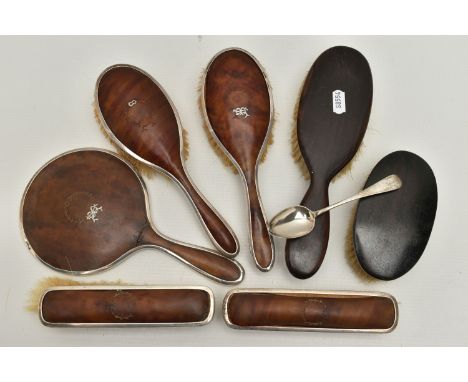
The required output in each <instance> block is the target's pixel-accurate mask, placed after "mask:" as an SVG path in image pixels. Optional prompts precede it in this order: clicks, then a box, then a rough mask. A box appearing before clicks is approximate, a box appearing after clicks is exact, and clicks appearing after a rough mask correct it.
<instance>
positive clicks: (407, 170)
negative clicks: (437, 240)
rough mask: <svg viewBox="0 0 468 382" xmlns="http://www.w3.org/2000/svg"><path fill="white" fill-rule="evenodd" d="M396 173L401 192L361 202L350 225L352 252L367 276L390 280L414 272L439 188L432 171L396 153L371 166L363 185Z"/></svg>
mask: <svg viewBox="0 0 468 382" xmlns="http://www.w3.org/2000/svg"><path fill="white" fill-rule="evenodd" d="M385 174H387V175H388V174H397V175H398V176H399V177H400V178H401V180H402V183H403V185H402V187H401V189H399V190H397V191H394V192H392V193H389V194H383V195H379V196H375V197H370V198H369V199H367V200H361V201H360V202H359V204H358V207H357V210H356V217H355V221H354V235H353V242H354V251H355V255H356V258H357V260H358V262H359V265H360V266H361V267H362V269H363V270H364V271H365V272H367V273H368V274H369V275H371V276H373V277H375V278H378V279H381V280H394V279H396V278H398V277H401V276H403V275H404V274H405V273H407V272H408V271H409V270H410V269H411V268H413V267H414V266H415V265H416V263H417V262H418V261H419V259H420V257H421V256H422V254H423V252H424V249H425V248H426V245H427V242H428V241H429V237H430V235H431V231H432V226H433V225H434V219H435V215H436V210H437V183H436V179H435V177H434V173H433V172H432V169H431V167H430V166H429V165H428V164H427V163H426V162H425V161H424V159H422V158H420V157H419V156H417V155H416V154H413V153H410V152H408V151H396V152H394V153H391V154H389V155H387V156H386V157H385V158H383V159H382V160H381V161H380V162H379V163H377V165H376V166H375V167H374V169H373V170H372V172H371V173H370V175H369V178H368V179H367V182H366V186H367V185H368V184H372V182H374V181H375V180H376V179H379V177H380V176H382V175H385Z"/></svg>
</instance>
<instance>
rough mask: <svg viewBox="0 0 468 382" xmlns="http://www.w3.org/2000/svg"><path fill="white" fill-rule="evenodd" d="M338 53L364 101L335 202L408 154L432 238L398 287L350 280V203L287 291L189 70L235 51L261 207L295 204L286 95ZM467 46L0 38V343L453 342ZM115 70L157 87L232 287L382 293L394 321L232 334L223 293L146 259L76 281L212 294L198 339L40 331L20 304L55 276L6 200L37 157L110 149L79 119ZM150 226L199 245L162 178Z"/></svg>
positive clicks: (291, 97) (292, 97)
mask: <svg viewBox="0 0 468 382" xmlns="http://www.w3.org/2000/svg"><path fill="white" fill-rule="evenodd" d="M340 44H342V45H348V46H351V47H354V48H356V49H358V50H360V51H361V52H362V53H363V54H364V55H365V56H366V58H367V59H368V61H369V63H370V66H371V69H372V73H373V79H374V102H373V108H372V113H371V118H370V123H369V128H368V131H367V133H366V136H365V138H364V144H365V147H364V150H363V151H362V154H361V156H360V157H359V158H358V159H357V160H356V162H355V163H354V167H353V170H352V173H351V174H350V175H347V176H344V177H342V178H340V179H339V180H338V181H337V182H335V183H333V184H332V185H331V187H330V200H331V201H336V200H339V199H342V198H344V197H347V196H349V195H351V194H352V193H354V192H356V191H358V190H359V189H360V188H361V186H362V185H363V183H364V182H365V180H366V178H367V176H368V174H369V172H370V171H371V169H372V168H373V166H374V165H375V164H376V163H377V162H378V161H379V160H380V159H381V158H382V157H384V156H385V155H387V154H388V153H390V152H392V151H395V150H400V149H404V150H409V151H413V152H415V153H417V154H419V155H420V156H422V157H423V158H424V159H425V160H426V161H427V162H428V163H429V164H430V165H431V166H432V168H433V170H434V172H435V175H436V178H437V181H438V189H439V206H438V211H437V216H436V221H435V225H434V230H433V234H432V236H431V239H430V241H429V244H428V246H427V249H426V251H425V253H424V255H423V256H422V258H421V260H420V261H419V263H418V264H417V265H416V266H415V268H413V270H411V271H410V272H409V273H408V274H407V275H405V276H403V277H402V278H400V279H398V280H395V281H391V282H383V281H376V282H373V283H367V282H363V281H361V280H360V279H359V278H358V277H357V276H356V275H355V274H354V273H353V272H352V270H351V268H350V267H349V265H348V263H347V262H346V259H345V255H344V237H345V233H346V229H347V226H348V224H349V222H350V219H351V211H352V206H345V207H342V208H340V209H337V210H334V211H333V212H332V216H331V234H330V242H329V248H328V252H327V256H326V258H325V261H324V263H323V265H322V267H321V269H320V271H319V272H318V273H317V274H316V275H315V276H314V277H313V278H311V279H309V280H305V281H302V280H296V279H294V278H293V277H292V276H291V275H290V274H289V273H288V271H287V269H286V267H285V264H284V253H283V247H284V242H283V241H277V242H276V248H277V253H276V256H277V261H276V264H275V266H274V268H273V270H272V271H271V272H269V273H267V274H264V273H261V272H259V271H257V270H256V268H255V267H254V265H253V262H252V259H251V255H250V253H249V251H248V244H247V243H248V231H247V226H248V225H247V213H246V208H245V203H246V202H245V195H244V189H243V184H242V182H241V181H240V178H238V177H236V176H234V175H232V174H231V173H230V172H229V171H228V170H227V169H226V168H225V167H223V165H222V164H221V162H220V161H219V160H218V158H217V157H216V156H215V154H214V153H213V151H212V149H211V147H210V146H209V144H208V142H207V139H206V136H205V134H204V132H203V130H202V128H201V118H200V114H199V111H198V106H197V96H198V95H197V88H198V83H199V78H200V74H201V72H202V70H203V68H204V67H205V66H206V64H207V63H208V62H209V60H210V59H211V57H212V56H213V55H214V54H215V53H217V52H218V51H219V50H221V49H224V48H226V47H230V46H238V47H242V48H244V49H247V50H249V51H250V52H251V53H252V54H253V55H255V56H256V58H257V59H258V60H259V61H260V63H261V64H262V65H263V67H264V68H265V70H266V72H267V75H268V77H269V80H270V83H271V85H272V88H273V98H274V103H275V110H276V112H277V121H276V125H275V128H274V134H275V143H274V145H273V146H272V147H271V148H270V151H269V155H268V158H267V160H266V162H265V163H264V164H263V165H261V166H260V168H259V187H260V191H261V194H262V198H263V202H264V206H265V210H266V213H267V215H268V216H270V217H271V216H272V215H273V214H274V213H275V212H277V211H278V210H280V209H282V208H284V207H287V206H289V205H292V204H296V203H297V202H299V201H300V200H301V199H302V196H303V194H304V192H305V191H306V189H307V182H306V181H305V180H303V179H302V178H301V177H300V174H299V171H298V169H297V167H296V165H295V164H294V163H293V161H292V159H291V156H290V144H289V137H290V133H291V128H292V122H293V121H292V114H293V108H294V104H295V102H296V99H297V97H298V94H299V91H300V85H301V83H302V81H303V79H304V77H305V75H306V73H307V71H308V69H309V68H310V66H311V65H312V63H313V61H314V60H315V59H316V58H317V57H318V55H319V54H320V53H321V52H322V51H323V50H325V49H327V48H329V47H331V46H334V45H340ZM467 46H468V38H456V37H351V36H349V37H325V36H321V37H195V36H194V37H34V38H33V37H0V52H1V57H2V59H1V62H0V116H1V119H0V121H1V122H0V124H1V125H0V131H1V142H2V143H3V150H2V154H1V155H2V157H1V160H0V166H1V175H2V182H1V185H0V187H1V196H2V197H1V202H0V203H1V205H0V206H1V211H2V219H1V232H2V236H1V237H0V245H1V247H0V320H1V325H0V344H3V345H110V346H112V345H153V346H154V345H246V346H248V345H275V346H280V345H355V346H356V345H467V344H468V334H467V333H466V328H465V323H466V321H467V320H468V299H467V298H466V291H467V289H468V288H467V287H468V278H467V268H468V259H467V256H466V249H465V248H466V247H467V244H468V239H467V237H468V235H467V234H466V231H467V225H466V220H465V216H466V215H467V213H468V211H467V207H466V205H465V204H462V202H463V197H464V196H465V194H466V187H467V185H468V178H467V172H466V164H467V159H468V158H467V156H468V155H467V153H466V145H467V143H468V139H467V138H468V133H467V131H468V130H467V129H468V112H467V111H466V107H465V106H466V97H465V96H464V94H465V93H466V91H467V89H468V49H466V47H467ZM116 63H129V64H133V65H136V66H139V67H141V68H142V69H144V70H146V71H148V72H149V73H150V74H152V75H153V76H154V77H155V78H156V79H157V80H158V81H159V82H160V83H161V84H162V86H163V87H164V88H165V89H166V91H167V92H168V94H169V95H170V97H171V98H172V100H173V102H174V103H175V105H176V107H177V109H178V112H179V114H180V117H181V120H182V124H183V126H184V127H185V128H186V129H187V130H188V131H189V140H190V154H191V155H190V158H189V160H188V162H187V168H188V170H189V172H190V173H191V176H192V178H193V180H194V181H195V183H196V184H197V186H198V187H199V188H200V189H201V190H202V192H203V193H204V194H205V196H206V197H207V198H208V199H209V200H210V201H211V202H212V204H213V205H214V206H215V207H216V208H217V209H218V210H219V211H220V212H221V214H222V215H223V216H224V217H225V218H226V220H227V221H228V222H229V223H230V224H231V226H232V227H233V229H234V231H235V232H236V234H237V235H238V238H239V240H240V243H241V252H240V254H239V256H238V260H239V261H240V262H241V263H242V264H243V266H244V268H245V270H246V277H245V280H244V282H243V283H242V284H241V285H240V287H265V288H302V289H316V290H319V289H346V290H375V291H384V292H388V293H391V294H393V295H394V296H395V297H396V298H397V300H398V302H399V309H400V322H399V325H398V327H397V328H396V330H395V331H394V332H393V333H390V334H384V335H376V334H330V333H292V332H259V331H236V330H233V329H230V328H228V327H227V326H225V324H224V322H223V320H222V317H221V309H220V307H221V302H222V299H223V297H224V295H225V293H226V292H227V291H228V290H229V289H230V288H229V287H226V286H222V285H219V284H216V283H215V282H212V281H211V280H209V279H206V278H204V277H203V276H201V275H199V274H197V273H195V272H193V271H192V270H190V269H189V268H188V267H186V266H184V265H182V264H181V263H179V262H178V261H176V260H174V259H172V258H170V257H168V256H166V255H164V254H163V253H161V252H157V251H154V250H143V251H140V252H137V253H135V254H134V255H133V256H132V257H130V258H129V259H128V260H126V261H124V262H123V263H121V264H119V265H118V266H117V267H115V268H114V269H111V270H109V271H106V272H104V273H102V274H99V275H96V276H92V277H81V278H78V279H80V280H83V281H96V280H107V281H112V280H117V279H121V280H125V281H126V282H130V283H134V284H155V285H206V286H209V287H210V288H211V289H212V290H213V291H214V294H215V299H216V307H215V308H216V311H215V317H214V320H213V322H212V323H211V324H209V325H207V326H204V327H198V328H178V329H171V328H138V329H125V330H122V329H69V328H67V329H58V328H47V327H44V326H42V325H41V324H40V322H39V320H38V318H37V316H35V315H34V314H31V313H28V312H26V311H25V309H24V305H25V304H26V301H27V299H28V294H29V291H30V289H31V288H33V287H34V285H35V284H36V282H37V281H38V280H39V279H41V278H42V277H45V276H60V275H59V274H58V273H56V272H54V271H52V270H50V269H48V268H47V267H45V266H44V265H43V264H42V263H40V262H39V261H38V260H36V259H35V258H34V257H33V256H32V255H31V254H30V253H29V252H28V250H27V248H26V246H25V245H24V243H23V241H22V237H21V234H20V228H19V205H20V199H21V196H22V193H23V190H24V187H25V186H26V184H27V182H28V180H29V179H30V177H31V176H32V175H33V174H34V172H35V171H36V170H37V169H38V168H39V167H40V166H41V165H42V164H43V163H45V162H46V161H47V160H49V159H50V158H51V157H53V156H55V155H57V154H60V153H62V152H64V151H67V150H70V149H74V148H80V147H103V148H111V146H110V145H109V144H108V142H107V141H106V140H105V138H104V137H103V136H102V135H101V132H100V131H99V129H98V127H97V125H96V122H95V121H94V118H93V114H92V101H93V91H94V84H95V80H96V79H97V77H98V76H99V74H100V72H101V71H102V70H103V69H104V68H105V67H107V66H109V65H112V64H116ZM146 183H147V186H148V190H149V197H150V204H151V212H152V217H153V220H154V223H155V225H156V226H157V228H159V229H160V230H161V231H162V232H163V233H164V234H166V235H168V236H171V237H174V238H176V239H179V240H183V241H187V242H192V243H195V244H199V245H203V246H210V242H209V241H208V239H207V237H206V235H205V233H204V231H203V230H202V229H201V226H200V224H199V222H198V219H197V217H196V215H195V213H194V211H193V209H192V207H191V205H190V203H189V202H188V200H187V199H186V197H185V195H184V194H183V193H182V191H181V190H179V189H178V187H177V186H176V185H175V184H173V183H171V182H170V181H168V180H166V179H165V178H164V177H163V176H162V175H161V176H158V177H157V178H153V179H150V180H147V182H146Z"/></svg>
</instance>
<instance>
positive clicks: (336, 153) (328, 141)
mask: <svg viewBox="0 0 468 382" xmlns="http://www.w3.org/2000/svg"><path fill="white" fill-rule="evenodd" d="M371 104H372V74H371V71H370V67H369V64H368V62H367V60H366V59H365V58H364V56H363V55H362V54H361V53H359V52H358V51H357V50H355V49H352V48H348V47H344V46H338V47H334V48H330V49H328V50H326V51H325V52H324V53H322V54H321V55H320V57H319V58H317V60H316V61H315V62H314V64H313V66H312V68H311V70H310V71H309V74H308V75H307V78H306V80H305V82H304V86H303V89H302V93H301V98H300V102H299V108H298V115H297V138H298V143H299V148H300V151H301V154H302V157H303V159H304V162H305V164H306V166H307V169H308V171H309V173H310V175H311V182H310V186H309V189H308V190H307V192H306V194H305V196H304V199H303V200H302V201H301V203H300V204H301V205H304V206H306V207H307V208H309V209H311V210H318V209H321V208H323V207H325V206H327V205H328V204H329V201H328V187H329V184H330V181H331V180H332V178H333V177H334V176H335V175H337V174H338V173H339V172H340V171H341V170H342V169H343V168H344V167H345V166H346V165H347V164H348V163H349V162H350V161H351V159H352V158H353V157H354V155H355V154H356V152H357V150H358V148H359V146H360V144H361V141H362V139H363V137H364V133H365V132H366V129H367V122H368V120H369V115H370V110H371ZM329 230H330V218H329V214H328V213H325V214H324V215H323V216H321V218H320V219H318V220H317V225H316V226H315V229H314V231H312V232H311V233H310V234H308V235H306V236H304V237H301V238H297V239H289V240H288V241H287V242H286V264H287V266H288V269H289V271H290V272H291V274H292V275H294V276H295V277H297V278H300V279H306V278H308V277H311V276H312V275H313V274H314V273H315V272H317V271H318V269H319V267H320V265H321V264H322V261H323V258H324V256H325V252H326V250H327V245H328V236H329Z"/></svg>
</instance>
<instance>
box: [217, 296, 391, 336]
mask: <svg viewBox="0 0 468 382" xmlns="http://www.w3.org/2000/svg"><path fill="white" fill-rule="evenodd" d="M223 310H224V319H225V321H226V323H227V324H228V325H229V326H231V327H234V328H237V329H267V330H268V329H269V330H335V331H369V332H388V331H391V330H392V329H393V328H394V327H395V325H396V323H397V316H398V311H397V304H396V301H395V299H394V298H393V297H391V296H390V295H386V294H380V293H365V292H362V293H361V292H313V291H310V292H309V291H295V290H268V289H251V290H249V289H245V290H243V289H238V290H234V291H231V292H230V293H228V295H227V296H226V298H225V300H224V309H223Z"/></svg>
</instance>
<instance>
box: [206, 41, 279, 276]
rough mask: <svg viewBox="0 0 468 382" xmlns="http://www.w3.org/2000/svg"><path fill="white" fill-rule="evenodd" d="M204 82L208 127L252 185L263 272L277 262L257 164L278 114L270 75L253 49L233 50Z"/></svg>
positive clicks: (254, 232) (254, 239) (255, 246)
mask: <svg viewBox="0 0 468 382" xmlns="http://www.w3.org/2000/svg"><path fill="white" fill-rule="evenodd" d="M202 86H203V89H202V100H201V101H202V111H203V113H204V116H205V119H206V122H207V125H208V129H209V131H210V133H211V134H212V136H213V138H214V139H215V141H216V143H217V144H218V145H219V146H220V147H221V148H222V149H223V151H224V153H225V154H226V155H227V156H228V158H229V159H230V160H231V162H232V163H233V164H234V165H235V166H236V168H237V169H238V171H239V173H240V174H241V175H242V178H243V180H244V183H245V186H246V190H247V199H248V203H249V211H250V215H249V223H250V247H251V251H252V254H253V256H254V260H255V263H256V265H257V267H258V268H259V269H260V270H262V271H268V270H269V269H270V268H271V267H272V265H273V261H274V248H273V241H272V238H271V236H270V233H269V231H268V228H267V224H266V220H265V215H264V212H263V206H262V202H261V199H260V195H259V193H258V186H257V167H258V163H259V161H260V160H261V157H262V153H263V151H264V149H265V146H266V144H267V141H268V135H269V132H270V127H271V122H272V116H273V103H272V99H271V95H270V91H269V87H268V83H267V81H266V77H265V75H264V73H263V71H262V69H261V68H260V66H259V64H258V63H257V61H256V60H255V59H254V58H253V57H252V56H251V55H250V54H249V53H247V52H245V51H243V50H240V49H227V50H224V51H222V52H220V53H218V54H217V55H216V56H215V57H214V58H213V59H212V61H211V62H210V64H209V65H208V68H207V70H206V73H205V78H204V81H203V85H202Z"/></svg>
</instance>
